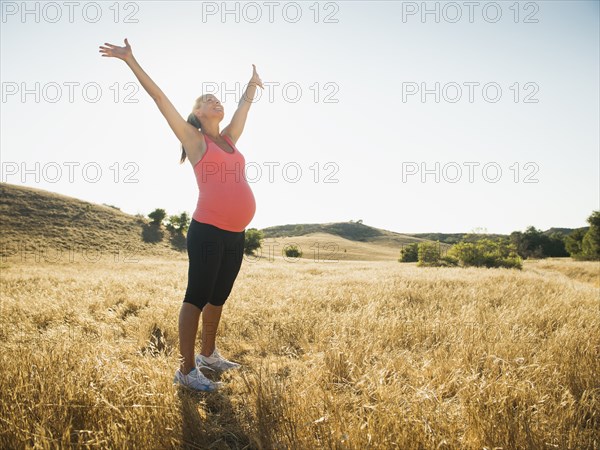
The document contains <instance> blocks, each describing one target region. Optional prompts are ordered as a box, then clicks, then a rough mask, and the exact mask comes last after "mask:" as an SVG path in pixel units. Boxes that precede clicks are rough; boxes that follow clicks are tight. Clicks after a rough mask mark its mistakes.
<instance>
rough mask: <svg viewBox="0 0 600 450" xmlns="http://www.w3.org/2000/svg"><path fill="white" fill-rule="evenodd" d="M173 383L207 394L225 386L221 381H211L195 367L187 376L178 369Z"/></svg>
mask: <svg viewBox="0 0 600 450" xmlns="http://www.w3.org/2000/svg"><path fill="white" fill-rule="evenodd" d="M173 383H174V384H179V385H181V386H184V387H187V388H190V389H193V390H195V391H205V392H213V391H216V390H217V389H219V388H220V387H221V386H222V384H223V383H221V382H220V381H212V380H209V379H208V378H206V377H205V376H204V374H203V373H202V372H200V371H199V370H198V369H196V368H195V367H194V368H193V369H192V370H191V372H190V373H188V374H187V375H184V374H183V373H181V370H180V369H177V372H175V378H174V379H173Z"/></svg>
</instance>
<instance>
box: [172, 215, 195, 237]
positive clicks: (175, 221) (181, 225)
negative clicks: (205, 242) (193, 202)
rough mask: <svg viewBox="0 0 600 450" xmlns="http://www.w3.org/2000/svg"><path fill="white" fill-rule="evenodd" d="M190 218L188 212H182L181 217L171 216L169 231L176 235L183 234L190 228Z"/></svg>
mask: <svg viewBox="0 0 600 450" xmlns="http://www.w3.org/2000/svg"><path fill="white" fill-rule="evenodd" d="M190 221H191V219H190V217H189V215H188V213H187V212H185V211H184V212H182V213H181V214H180V215H178V216H176V215H173V216H169V219H168V221H167V229H168V230H169V231H171V232H174V233H180V234H183V233H184V232H185V231H187V230H188V228H189V226H190Z"/></svg>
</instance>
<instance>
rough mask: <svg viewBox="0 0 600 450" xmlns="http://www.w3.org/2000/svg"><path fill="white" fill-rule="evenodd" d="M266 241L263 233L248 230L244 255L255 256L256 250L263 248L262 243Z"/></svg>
mask: <svg viewBox="0 0 600 450" xmlns="http://www.w3.org/2000/svg"><path fill="white" fill-rule="evenodd" d="M263 239H264V234H263V232H262V231H260V230H258V229H256V228H248V229H247V230H246V239H245V241H244V253H245V254H246V255H253V254H254V250H256V249H258V248H260V247H261V241H262V240H263Z"/></svg>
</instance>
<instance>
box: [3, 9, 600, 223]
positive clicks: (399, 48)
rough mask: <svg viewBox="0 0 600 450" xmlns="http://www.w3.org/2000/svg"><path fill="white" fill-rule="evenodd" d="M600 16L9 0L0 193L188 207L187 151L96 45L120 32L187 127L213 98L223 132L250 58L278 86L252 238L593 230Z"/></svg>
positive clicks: (242, 146)
mask: <svg viewBox="0 0 600 450" xmlns="http://www.w3.org/2000/svg"><path fill="white" fill-rule="evenodd" d="M270 5H272V6H270ZM598 5H599V2H597V1H565V2H562V1H536V2H518V3H516V2H513V1H510V2H485V1H484V2H476V5H475V6H473V7H470V6H469V4H468V2H426V3H424V2H421V1H418V2H399V1H398V2H394V1H382V2H374V1H368V2H366V1H364V2H363V1H350V2H346V1H341V2H278V1H276V2H272V3H271V4H270V3H269V2H227V3H223V2H193V1H181V2H172V1H169V2H166V1H164V2H162V1H147V2H120V3H115V2H112V1H111V2H96V3H94V2H78V3H77V5H76V6H75V7H73V9H72V10H70V9H69V5H68V2H51V3H48V2H25V3H23V2H7V1H2V2H1V6H2V22H1V23H0V26H1V36H0V37H1V39H0V41H1V44H0V45H1V47H0V50H1V72H0V75H1V80H2V102H1V129H0V135H1V161H2V174H1V175H2V181H4V182H9V183H13V184H23V185H27V186H32V187H37V188H40V189H45V190H49V191H53V192H58V193H61V194H65V195H70V196H73V197H77V198H81V199H84V200H87V201H91V202H95V203H107V204H112V205H115V206H118V207H120V208H121V209H122V210H123V211H125V212H128V213H131V214H135V213H143V214H148V213H149V212H151V211H152V210H153V209H155V208H164V209H166V210H167V212H168V213H169V214H178V213H181V212H182V211H187V212H188V213H190V214H191V213H192V212H193V211H194V208H195V206H196V201H197V197H198V190H197V186H196V181H195V179H194V174H193V171H192V167H191V165H190V163H189V162H188V161H186V162H185V164H184V165H180V164H179V157H180V152H181V150H180V144H179V142H178V140H177V138H176V137H175V135H174V134H173V132H172V131H171V129H170V127H169V126H168V124H167V122H166V120H165V119H164V118H163V116H162V115H161V113H160V112H159V110H158V108H157V107H156V105H155V103H154V102H153V101H152V99H151V98H150V97H149V96H148V94H147V93H146V92H145V91H144V89H143V88H142V87H141V86H140V85H139V83H138V81H137V79H136V78H135V76H134V75H133V73H132V72H131V70H130V69H129V68H128V66H127V65H126V64H125V63H124V62H122V61H120V60H118V59H115V58H105V57H101V56H100V53H99V51H98V47H99V46H100V45H102V44H103V43H105V42H109V43H112V44H115V45H124V44H123V39H124V38H125V37H127V38H128V40H129V43H130V44H131V46H132V48H133V53H134V55H135V57H136V59H137V60H138V62H139V63H140V65H141V66H142V68H143V69H144V70H145V71H146V72H147V73H148V74H149V75H150V77H151V78H152V79H153V80H154V81H155V82H156V83H157V84H158V85H159V87H160V88H161V89H162V90H163V92H165V94H166V95H167V96H168V97H169V99H170V100H171V101H172V102H173V104H174V105H175V107H176V108H177V110H178V111H179V112H180V113H181V115H182V116H183V117H184V118H187V115H188V114H189V113H190V112H191V109H192V106H193V103H194V100H195V99H196V97H198V96H199V95H201V94H202V93H206V92H212V93H214V94H215V95H217V96H218V97H219V98H220V99H221V100H222V101H223V103H224V106H225V118H224V120H223V122H222V123H221V129H223V128H224V127H225V126H226V125H227V124H228V123H229V121H230V120H231V117H232V115H233V112H234V111H235V108H236V107H237V102H238V101H239V99H240V96H241V92H242V90H243V88H244V87H245V85H246V83H247V82H248V81H249V79H250V77H251V75H252V64H256V67H257V70H258V73H259V75H260V77H261V79H262V81H263V83H264V84H265V87H266V89H265V90H264V91H260V90H259V94H260V97H258V98H257V99H255V102H254V104H253V105H252V107H251V109H250V113H249V117H248V120H247V122H246V127H245V129H244V132H243V134H242V136H241V137H240V139H239V141H238V142H237V147H238V149H239V151H240V152H241V153H242V154H243V155H244V156H245V158H246V163H247V165H248V167H247V171H246V176H247V178H248V180H249V181H250V185H251V187H252V190H253V192H254V195H255V197H256V201H257V211H256V215H255V217H254V219H253V220H252V222H251V223H250V225H249V227H256V228H263V227H267V226H272V225H281V224H291V223H325V222H338V221H348V220H358V219H362V220H363V223H365V224H367V225H371V226H375V227H379V228H384V229H388V230H392V231H397V232H406V233H420V232H448V233H457V232H468V231H471V230H474V229H480V230H485V231H487V232H489V233H510V232H511V231H514V230H521V231H523V230H524V229H525V228H526V227H527V226H529V225H534V226H535V227H536V228H541V229H547V228H549V227H553V226H554V227H581V226H586V225H587V222H586V218H587V217H588V216H589V215H590V214H591V212H592V211H593V210H595V209H599V208H600V181H599V180H600V177H599V167H600V161H599V153H600V150H599V148H600V143H599V121H600V117H599V111H600V105H599V90H598V86H599V41H600V38H599V15H600V13H599V7H598ZM24 8H25V9H27V10H28V11H29V12H27V11H24ZM470 8H472V9H470ZM225 9H227V10H228V11H229V13H228V14H223V13H224V12H226V11H224V10H225ZM424 9H427V10H428V11H429V13H428V12H427V11H424ZM236 91H237V92H236ZM423 93H424V94H425V95H424V96H422V95H421V94H423ZM436 94H439V97H438V98H437V101H436ZM36 96H37V98H36ZM36 163H38V165H36ZM436 164H438V165H437V166H436ZM459 170H460V172H459ZM422 175H425V178H424V179H423V178H422ZM436 175H438V177H439V178H438V179H437V180H436ZM36 177H37V178H38V179H36Z"/></svg>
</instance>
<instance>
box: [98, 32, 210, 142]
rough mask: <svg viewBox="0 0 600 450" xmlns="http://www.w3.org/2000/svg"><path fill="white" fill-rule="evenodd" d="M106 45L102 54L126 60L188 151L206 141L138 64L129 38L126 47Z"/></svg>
mask: <svg viewBox="0 0 600 450" xmlns="http://www.w3.org/2000/svg"><path fill="white" fill-rule="evenodd" d="M104 45H106V46H108V47H102V46H101V47H100V49H101V50H100V52H101V53H103V55H102V56H112V57H115V58H119V59H122V60H123V61H125V63H126V64H127V65H128V66H129V68H130V69H131V70H132V71H133V73H134V75H135V76H136V77H137V79H138V80H139V82H140V84H141V85H142V87H143V88H144V89H145V90H146V92H148V94H149V95H150V97H152V99H153V100H154V102H155V103H156V105H157V106H158V109H159V110H160V112H161V113H162V115H163V116H164V117H165V119H167V122H168V123H169V126H170V127H171V129H172V130H173V132H174V133H175V135H176V136H177V139H179V142H181V143H182V144H183V146H184V148H185V149H186V151H187V150H191V149H194V148H196V146H197V144H198V143H199V142H202V143H203V142H204V140H203V139H201V138H202V134H201V133H199V131H198V130H197V129H196V128H195V127H194V126H193V125H191V124H189V123H188V122H187V121H186V120H185V119H184V118H183V117H182V116H181V114H179V113H178V112H177V110H176V109H175V107H174V106H173V104H172V103H171V101H170V100H169V99H168V98H167V96H166V95H165V94H164V92H163V91H162V90H161V89H160V88H159V87H158V86H157V85H156V83H155V82H154V81H153V80H152V78H150V76H149V75H148V74H147V73H146V72H145V71H144V69H142V67H141V66H140V65H139V64H138V62H137V60H136V59H135V57H134V56H133V52H132V50H131V46H130V45H129V42H128V41H127V39H125V47H118V46H116V45H112V44H108V43H105V44H104Z"/></svg>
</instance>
